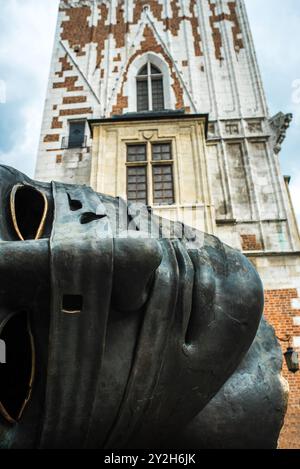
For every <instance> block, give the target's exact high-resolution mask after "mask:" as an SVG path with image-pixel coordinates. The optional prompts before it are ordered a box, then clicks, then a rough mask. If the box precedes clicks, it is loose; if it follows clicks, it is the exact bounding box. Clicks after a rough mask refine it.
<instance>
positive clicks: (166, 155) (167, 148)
mask: <svg viewBox="0 0 300 469" xmlns="http://www.w3.org/2000/svg"><path fill="white" fill-rule="evenodd" d="M152 159H153V160H154V161H160V160H171V159H172V154H171V144H170V143H164V144H155V145H152Z"/></svg>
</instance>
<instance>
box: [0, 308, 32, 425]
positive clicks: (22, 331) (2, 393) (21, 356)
mask: <svg viewBox="0 0 300 469" xmlns="http://www.w3.org/2000/svg"><path fill="white" fill-rule="evenodd" d="M0 340H1V341H2V344H5V360H4V363H0V415H2V417H4V418H5V420H6V421H7V422H9V423H15V422H16V421H18V420H20V418H21V417H22V414H23V411H24V409H25V407H26V405H27V403H28V401H29V399H30V397H31V390H32V384H33V378H34V368H35V365H34V364H35V353H34V342H33V336H32V334H31V330H30V324H29V318H28V315H27V313H26V312H20V313H16V314H10V315H6V317H4V318H3V317H2V320H1V315H0Z"/></svg>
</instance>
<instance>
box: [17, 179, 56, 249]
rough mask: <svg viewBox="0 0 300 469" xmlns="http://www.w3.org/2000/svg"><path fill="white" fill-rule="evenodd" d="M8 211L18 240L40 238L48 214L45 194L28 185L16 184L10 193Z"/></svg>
mask: <svg viewBox="0 0 300 469" xmlns="http://www.w3.org/2000/svg"><path fill="white" fill-rule="evenodd" d="M10 209H11V216H12V221H13V225H14V229H15V231H16V233H17V235H18V237H19V239H21V240H22V241H24V240H27V239H39V238H40V237H41V236H42V234H43V230H44V226H45V221H46V217H47V212H48V201H47V198H46V196H45V194H43V193H42V192H41V191H39V190H37V189H36V188H35V187H32V186H30V185H21V184H18V185H16V186H14V187H13V189H12V191H11V195H10Z"/></svg>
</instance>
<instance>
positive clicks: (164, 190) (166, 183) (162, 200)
mask: <svg viewBox="0 0 300 469" xmlns="http://www.w3.org/2000/svg"><path fill="white" fill-rule="evenodd" d="M152 178H153V203H154V204H156V205H172V204H174V190H173V167H172V165H171V164H162V165H153V167H152Z"/></svg>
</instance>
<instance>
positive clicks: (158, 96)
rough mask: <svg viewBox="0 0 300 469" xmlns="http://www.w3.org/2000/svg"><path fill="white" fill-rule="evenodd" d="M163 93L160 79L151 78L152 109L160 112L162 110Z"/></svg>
mask: <svg viewBox="0 0 300 469" xmlns="http://www.w3.org/2000/svg"><path fill="white" fill-rule="evenodd" d="M164 107H165V105H164V91H163V80H162V78H152V109H153V111H161V110H162V109H164Z"/></svg>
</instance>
